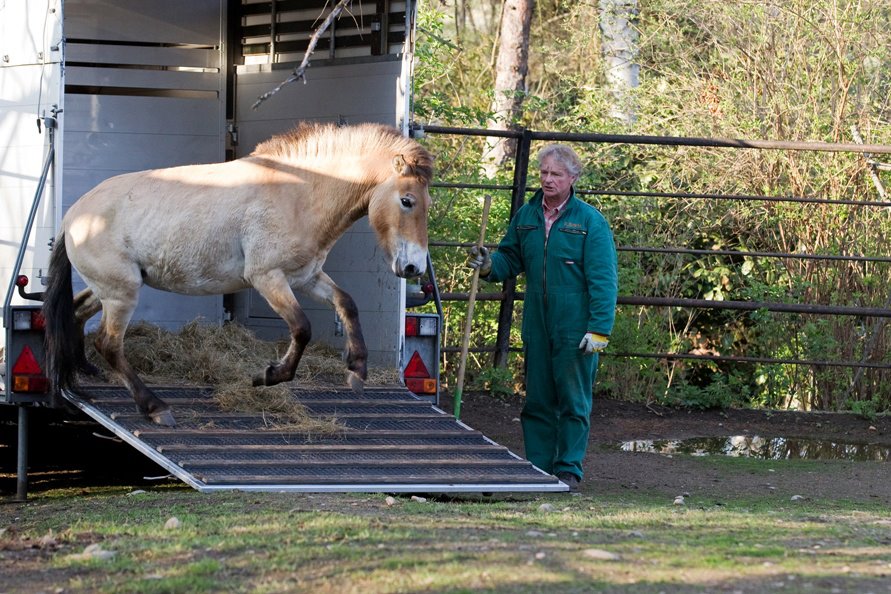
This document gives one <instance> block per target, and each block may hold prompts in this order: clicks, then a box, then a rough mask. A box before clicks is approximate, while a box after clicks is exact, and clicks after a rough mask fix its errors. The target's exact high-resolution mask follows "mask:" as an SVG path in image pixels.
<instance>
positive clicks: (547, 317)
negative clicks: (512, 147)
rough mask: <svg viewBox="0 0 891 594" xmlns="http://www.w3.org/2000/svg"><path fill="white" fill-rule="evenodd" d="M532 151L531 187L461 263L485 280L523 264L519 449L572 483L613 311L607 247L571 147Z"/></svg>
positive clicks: (604, 226) (614, 287)
mask: <svg viewBox="0 0 891 594" xmlns="http://www.w3.org/2000/svg"><path fill="white" fill-rule="evenodd" d="M538 161H539V171H540V174H541V188H540V189H539V190H538V191H537V192H536V193H535V195H534V196H533V197H532V199H531V200H530V201H529V202H528V203H526V204H524V205H523V206H522V207H521V208H520V209H519V210H518V211H517V212H516V214H515V215H514V217H513V218H512V219H511V222H510V226H509V228H508V230H507V233H506V234H505V236H504V238H503V239H502V240H501V242H500V243H499V245H498V250H497V251H496V252H494V253H491V254H490V253H489V250H488V249H486V248H481V249H477V248H476V247H475V246H474V247H473V248H471V250H470V257H469V259H468V266H470V267H471V268H478V269H479V271H480V277H481V278H483V279H485V280H487V281H491V282H497V281H503V280H506V279H508V278H512V277H515V276H517V275H519V274H520V273H525V274H526V297H525V300H524V307H523V330H522V337H523V345H524V353H525V365H526V403H525V405H524V407H523V412H522V414H521V421H522V426H523V441H524V444H525V450H526V458H527V459H528V460H529V461H530V462H532V463H533V464H535V465H536V466H537V467H539V468H540V469H542V470H544V471H546V472H549V473H551V474H555V475H556V476H557V478H559V479H560V480H561V481H563V482H564V483H566V484H567V485H568V486H569V488H570V490H571V491H577V490H578V488H579V483H580V482H581V480H582V478H583V472H582V461H583V460H584V457H585V452H586V449H587V445H588V431H589V428H590V416H591V407H592V395H593V385H594V381H595V379H596V376H597V364H598V360H599V357H598V353H599V352H600V351H602V350H603V349H604V348H606V346H607V345H608V344H609V335H610V332H612V328H613V322H614V320H615V308H616V295H617V293H618V272H617V263H616V249H615V244H614V242H613V235H612V231H611V230H610V228H609V224H608V223H607V222H606V220H605V219H604V218H603V215H601V214H600V212H598V211H597V209H595V208H594V207H593V206H591V205H589V204H587V203H585V202H583V201H582V200H580V199H578V198H576V196H575V190H574V187H573V184H575V182H576V181H577V180H578V178H579V175H580V174H581V170H582V165H581V161H580V160H579V158H578V156H577V155H576V154H575V152H574V151H573V150H572V149H571V148H570V147H568V146H566V145H561V144H551V145H548V146H546V147H545V148H543V149H542V150H541V151H540V152H539V154H538ZM580 339H581V342H579V340H580Z"/></svg>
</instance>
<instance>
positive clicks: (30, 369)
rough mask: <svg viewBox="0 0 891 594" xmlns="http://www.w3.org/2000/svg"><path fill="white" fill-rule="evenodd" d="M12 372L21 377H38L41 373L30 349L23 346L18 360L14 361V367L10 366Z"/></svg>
mask: <svg viewBox="0 0 891 594" xmlns="http://www.w3.org/2000/svg"><path fill="white" fill-rule="evenodd" d="M12 372H13V373H17V374H23V375H39V374H41V373H43V370H42V369H41V368H40V365H39V364H38V363H37V358H36V357H34V351H32V350H31V347H29V346H28V345H25V348H23V349H22V353H21V354H20V355H19V358H18V359H16V361H15V365H13V366H12Z"/></svg>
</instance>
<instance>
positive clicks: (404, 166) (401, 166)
mask: <svg viewBox="0 0 891 594" xmlns="http://www.w3.org/2000/svg"><path fill="white" fill-rule="evenodd" d="M393 169H395V170H396V173H397V174H398V175H408V172H409V167H408V163H406V162H405V157H403V156H402V155H396V156H395V157H393Z"/></svg>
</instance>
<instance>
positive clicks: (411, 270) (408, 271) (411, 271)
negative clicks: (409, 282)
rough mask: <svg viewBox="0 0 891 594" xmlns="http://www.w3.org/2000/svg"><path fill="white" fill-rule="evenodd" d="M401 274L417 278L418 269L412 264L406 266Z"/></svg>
mask: <svg viewBox="0 0 891 594" xmlns="http://www.w3.org/2000/svg"><path fill="white" fill-rule="evenodd" d="M403 272H404V273H405V276H406V277H412V276H418V275H419V274H420V271H419V270H418V267H417V266H415V265H414V264H409V265H408V266H406V267H405V270H404V271H403Z"/></svg>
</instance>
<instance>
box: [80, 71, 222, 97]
mask: <svg viewBox="0 0 891 594" xmlns="http://www.w3.org/2000/svg"><path fill="white" fill-rule="evenodd" d="M65 84H66V85H80V86H88V87H135V88H140V89H176V90H188V91H207V92H212V93H217V92H218V91H219V88H220V74H219V73H218V72H183V71H171V70H135V69H126V68H93V67H81V66H72V67H69V68H68V70H67V71H66V80H65Z"/></svg>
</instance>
